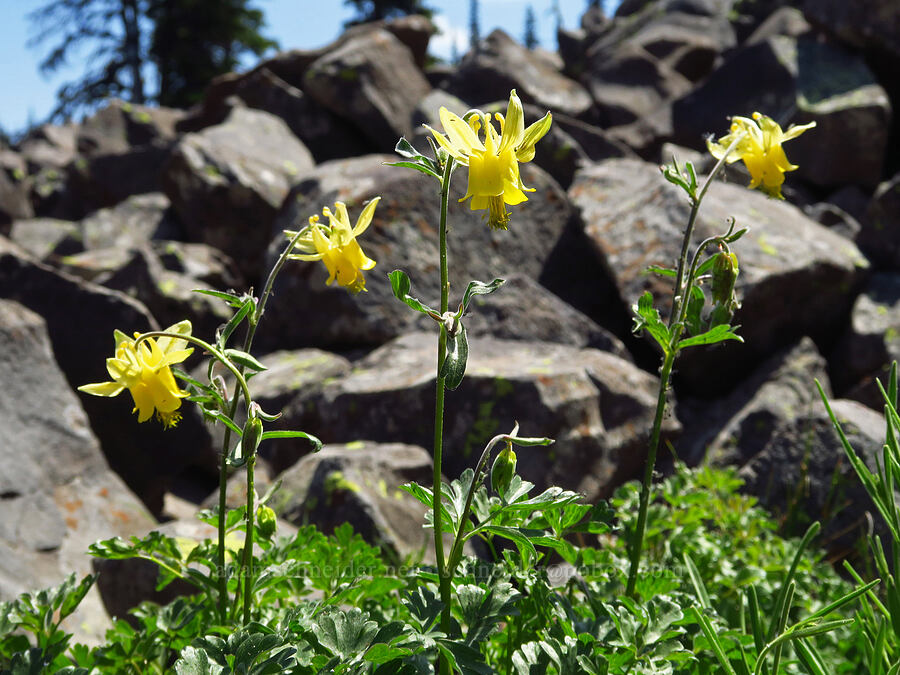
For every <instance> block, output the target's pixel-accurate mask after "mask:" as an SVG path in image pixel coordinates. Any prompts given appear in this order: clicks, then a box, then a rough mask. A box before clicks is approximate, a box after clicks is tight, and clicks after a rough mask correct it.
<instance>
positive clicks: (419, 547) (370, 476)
mask: <svg viewBox="0 0 900 675" xmlns="http://www.w3.org/2000/svg"><path fill="white" fill-rule="evenodd" d="M431 471H432V469H431V457H430V456H429V455H428V453H427V452H426V451H425V450H423V449H422V448H420V447H417V446H414V445H405V444H402V443H373V442H370V441H356V442H351V443H347V444H344V445H326V446H325V447H324V448H323V449H322V450H321V451H320V452H318V453H316V454H314V455H309V456H308V457H304V458H303V459H301V460H300V461H299V462H298V463H297V464H296V465H294V466H293V467H291V468H290V469H288V470H287V471H285V472H284V473H282V474H281V475H280V476H278V478H277V479H276V480H278V479H280V480H281V481H282V483H281V487H280V488H279V489H278V491H277V492H276V493H275V494H274V496H273V498H272V501H271V502H270V504H271V506H272V508H273V509H274V510H275V512H276V513H277V514H278V516H279V517H280V518H284V519H285V520H287V521H288V522H289V523H292V524H294V525H298V526H299V525H306V524H314V525H316V526H317V527H318V528H319V529H320V530H322V532H324V533H326V534H331V533H332V532H333V531H334V529H335V528H336V527H338V526H339V525H341V524H343V523H350V524H351V525H352V526H353V530H354V531H355V532H357V533H359V534H361V535H362V537H363V538H364V539H365V540H366V541H368V542H369V543H372V544H376V545H378V546H381V547H383V548H387V549H389V550H391V551H392V552H394V553H395V554H398V555H399V556H400V558H401V559H403V558H405V557H406V556H408V555H410V554H416V553H420V552H422V551H423V550H427V549H430V554H429V555H426V558H427V559H430V560H432V561H433V560H434V553H433V550H434V545H433V542H431V538H432V536H433V535H432V534H431V530H427V529H425V528H424V527H423V524H424V522H425V510H426V509H425V506H423V505H422V504H421V503H420V502H419V501H418V500H416V499H415V498H413V497H412V495H410V494H408V493H407V492H404V491H403V490H401V489H400V486H401V485H403V484H404V483H408V482H409V481H416V482H418V483H421V484H423V485H430V484H431V482H432V476H431Z"/></svg>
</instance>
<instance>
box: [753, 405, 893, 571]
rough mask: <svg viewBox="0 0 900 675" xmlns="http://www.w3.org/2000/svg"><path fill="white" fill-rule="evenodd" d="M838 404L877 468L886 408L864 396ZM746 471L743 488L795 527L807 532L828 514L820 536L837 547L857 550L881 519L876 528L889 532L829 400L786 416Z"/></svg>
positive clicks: (844, 552)
mask: <svg viewBox="0 0 900 675" xmlns="http://www.w3.org/2000/svg"><path fill="white" fill-rule="evenodd" d="M830 404H831V407H832V409H833V410H834V413H835V415H836V416H837V419H838V421H839V422H840V423H841V426H842V428H843V430H844V433H845V434H846V435H847V438H848V440H849V441H850V444H851V445H852V446H853V448H854V449H855V450H856V452H857V453H858V454H859V455H860V456H861V457H862V459H863V461H864V462H865V463H866V464H867V465H868V467H869V469H870V470H871V471H875V469H876V461H877V458H879V457H880V456H881V447H882V444H883V443H884V420H883V419H882V416H881V415H880V414H878V413H876V412H875V411H874V410H871V409H869V408H867V407H865V406H863V405H861V404H860V403H857V402H856V401H847V400H840V399H839V400H834V401H831V402H830ZM738 475H739V476H740V477H741V478H742V479H743V480H744V481H745V484H744V488H743V489H744V490H745V491H747V492H749V493H751V494H753V495H755V496H756V497H758V498H759V501H760V504H762V505H763V506H764V507H766V508H767V509H769V510H771V511H773V512H775V513H776V514H778V517H779V518H780V519H781V520H782V522H783V523H784V527H785V528H786V529H787V530H788V531H789V532H792V533H793V534H797V535H799V534H801V533H802V532H803V531H804V530H805V529H806V528H807V527H808V526H809V524H810V523H811V522H812V521H815V520H818V521H820V522H821V523H822V531H821V534H820V535H819V537H820V541H821V542H822V543H823V545H824V546H825V547H826V548H827V549H829V551H830V552H831V553H832V555H836V556H841V557H847V556H850V557H852V555H853V552H854V551H855V550H857V547H858V544H859V540H860V539H861V538H862V537H864V536H865V535H866V534H868V533H869V532H871V531H872V527H873V525H874V533H875V534H879V535H881V536H882V538H884V536H885V535H886V533H887V527H886V526H885V524H884V521H883V520H882V519H881V516H880V515H879V514H878V512H877V510H876V509H875V507H874V504H873V503H872V500H871V498H870V497H869V496H868V494H867V493H866V491H865V488H864V487H863V485H862V482H861V481H860V479H859V478H858V476H857V475H856V472H855V471H854V470H853V467H852V466H851V465H850V461H849V460H848V459H847V456H846V454H845V451H844V448H843V446H842V445H841V441H840V439H839V438H838V435H837V432H836V431H835V429H834V426H833V425H832V423H831V420H830V419H829V418H828V416H827V414H826V412H825V409H824V406H823V405H822V404H821V403H818V404H817V405H816V406H815V407H814V409H813V410H812V411H809V412H805V413H801V414H799V415H798V416H797V417H795V418H794V419H791V420H787V421H786V422H784V423H782V424H780V425H779V426H778V427H777V428H776V430H775V432H774V433H773V434H772V436H771V438H770V439H769V441H768V442H767V443H766V444H765V445H764V446H763V447H762V448H761V449H760V451H759V452H758V453H757V454H756V455H755V456H754V457H753V458H752V459H751V460H750V461H749V462H747V464H745V465H744V466H743V468H741V470H740V471H739V473H738ZM870 516H871V519H870ZM888 536H889V535H888Z"/></svg>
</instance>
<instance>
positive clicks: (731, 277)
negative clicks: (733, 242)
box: [712, 251, 739, 305]
mask: <svg viewBox="0 0 900 675" xmlns="http://www.w3.org/2000/svg"><path fill="white" fill-rule="evenodd" d="M738 271H739V270H738V259H737V256H736V255H735V254H734V253H732V252H730V251H729V252H726V251H720V252H719V253H717V254H716V259H715V261H714V262H713V268H712V297H713V302H715V303H718V304H721V305H725V304H728V303H730V302H731V301H732V300H733V297H734V283H735V281H737V277H738Z"/></svg>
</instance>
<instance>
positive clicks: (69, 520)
mask: <svg viewBox="0 0 900 675" xmlns="http://www.w3.org/2000/svg"><path fill="white" fill-rule="evenodd" d="M66 525H68V527H69V529H70V530H77V529H78V520H77V519H76V518H73V517H72V516H66Z"/></svg>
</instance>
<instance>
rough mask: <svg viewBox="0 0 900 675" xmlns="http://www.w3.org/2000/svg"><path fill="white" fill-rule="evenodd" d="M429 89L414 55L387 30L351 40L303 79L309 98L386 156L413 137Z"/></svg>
mask: <svg viewBox="0 0 900 675" xmlns="http://www.w3.org/2000/svg"><path fill="white" fill-rule="evenodd" d="M430 89H431V85H430V84H428V80H426V79H425V75H424V74H423V73H422V71H421V70H420V69H419V67H418V66H417V65H416V63H415V60H414V59H413V55H412V52H410V50H409V49H408V48H407V47H406V46H405V45H403V43H401V42H400V41H399V40H398V39H397V38H396V37H394V36H393V35H392V34H391V33H389V32H387V31H386V30H371V31H366V32H364V33H362V34H359V35H354V36H352V37H349V38H348V39H347V40H346V42H345V43H344V44H343V45H341V46H340V47H337V48H336V49H334V50H331V51H328V52H326V53H325V54H324V55H322V56H321V57H320V58H318V59H316V60H315V61H314V62H313V63H312V64H311V65H310V66H309V67H308V68H307V70H306V72H305V74H304V76H303V90H304V91H305V92H306V93H308V94H309V95H310V96H311V97H312V98H313V99H314V100H315V101H317V102H318V103H319V104H320V105H322V106H324V107H325V108H327V109H328V110H330V111H331V112H333V113H334V114H335V115H337V116H338V117H340V118H342V119H344V120H347V121H349V122H351V123H352V124H353V126H355V127H356V128H357V129H359V131H361V132H362V134H363V135H364V136H365V137H366V138H368V139H369V140H370V141H371V142H372V143H374V145H375V147H376V148H378V149H379V150H380V151H382V152H388V151H390V150H391V149H393V147H394V146H395V145H396V144H397V140H398V139H399V138H400V137H401V136H409V135H410V134H411V132H412V123H411V119H412V113H413V110H414V109H415V107H416V103H417V102H418V101H419V99H421V98H422V97H423V96H425V94H427V93H428V92H429V90H430Z"/></svg>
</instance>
